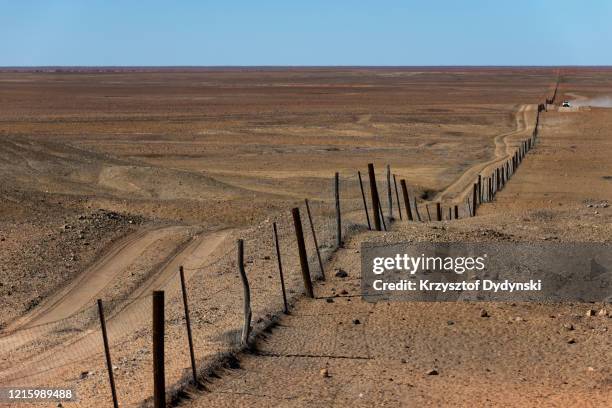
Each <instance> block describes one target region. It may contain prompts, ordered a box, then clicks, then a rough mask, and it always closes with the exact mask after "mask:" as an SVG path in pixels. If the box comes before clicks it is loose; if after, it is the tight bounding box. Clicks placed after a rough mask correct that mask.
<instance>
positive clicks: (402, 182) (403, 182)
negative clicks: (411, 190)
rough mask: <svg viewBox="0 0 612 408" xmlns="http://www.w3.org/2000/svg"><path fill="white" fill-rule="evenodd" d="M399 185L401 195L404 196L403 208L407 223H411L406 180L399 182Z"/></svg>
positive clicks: (411, 217) (412, 218)
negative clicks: (404, 208)
mask: <svg viewBox="0 0 612 408" xmlns="http://www.w3.org/2000/svg"><path fill="white" fill-rule="evenodd" d="M400 185H401V186H402V195H403V196H404V207H406V214H407V216H408V221H413V220H414V217H413V216H412V209H411V208H410V197H408V187H406V180H404V179H402V180H400Z"/></svg>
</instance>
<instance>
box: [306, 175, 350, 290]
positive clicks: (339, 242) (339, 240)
mask: <svg viewBox="0 0 612 408" xmlns="http://www.w3.org/2000/svg"><path fill="white" fill-rule="evenodd" d="M334 197H335V198H336V246H337V247H338V248H341V247H342V219H341V218H340V175H339V174H338V173H337V172H336V174H335V177H334ZM308 213H309V216H310V211H308ZM311 225H312V222H311ZM313 231H314V228H313ZM313 235H314V232H313ZM318 254H319V249H318V247H317V255H318ZM319 263H321V256H319ZM321 273H323V267H321ZM323 277H324V278H325V274H323Z"/></svg>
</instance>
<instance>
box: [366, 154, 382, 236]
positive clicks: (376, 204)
mask: <svg viewBox="0 0 612 408" xmlns="http://www.w3.org/2000/svg"><path fill="white" fill-rule="evenodd" d="M368 176H369V178H370V195H371V196H372V214H373V216H374V228H375V229H376V231H381V230H382V228H381V225H380V201H379V200H378V188H377V187H376V174H374V164H372V163H368Z"/></svg>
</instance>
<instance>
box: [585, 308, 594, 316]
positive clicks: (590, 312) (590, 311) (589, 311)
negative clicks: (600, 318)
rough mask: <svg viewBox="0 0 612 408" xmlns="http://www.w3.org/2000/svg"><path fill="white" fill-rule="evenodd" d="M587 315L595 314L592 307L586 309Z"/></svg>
mask: <svg viewBox="0 0 612 408" xmlns="http://www.w3.org/2000/svg"><path fill="white" fill-rule="evenodd" d="M586 315H587V317H591V316H595V311H594V310H593V309H589V310H587V311H586Z"/></svg>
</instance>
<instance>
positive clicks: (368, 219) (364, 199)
mask: <svg viewBox="0 0 612 408" xmlns="http://www.w3.org/2000/svg"><path fill="white" fill-rule="evenodd" d="M357 176H358V177H359V188H360V189H361V198H362V199H363V209H364V211H365V215H366V220H367V221H368V229H369V230H371V229H372V224H370V214H368V204H367V202H366V198H365V193H364V192H363V182H362V181H361V172H360V171H358V172H357Z"/></svg>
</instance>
